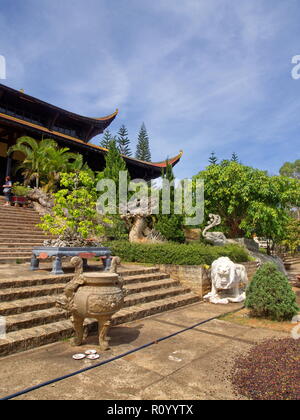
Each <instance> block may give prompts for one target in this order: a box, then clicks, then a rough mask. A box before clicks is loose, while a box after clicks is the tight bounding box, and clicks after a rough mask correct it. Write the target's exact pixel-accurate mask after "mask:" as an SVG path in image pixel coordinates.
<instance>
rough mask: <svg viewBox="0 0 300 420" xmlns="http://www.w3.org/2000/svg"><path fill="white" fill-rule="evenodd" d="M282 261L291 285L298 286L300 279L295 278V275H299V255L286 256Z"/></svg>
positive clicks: (299, 285)
mask: <svg viewBox="0 0 300 420" xmlns="http://www.w3.org/2000/svg"><path fill="white" fill-rule="evenodd" d="M283 261H284V266H285V268H286V270H287V274H288V276H289V279H290V281H291V283H292V285H293V286H298V287H300V281H299V280H298V279H297V276H300V255H295V256H286V257H285V258H284V260H283Z"/></svg>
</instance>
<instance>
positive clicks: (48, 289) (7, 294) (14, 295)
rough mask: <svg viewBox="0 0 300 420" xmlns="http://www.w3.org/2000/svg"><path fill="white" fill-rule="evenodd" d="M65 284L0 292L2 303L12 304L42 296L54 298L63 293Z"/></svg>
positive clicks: (2, 290)
mask: <svg viewBox="0 0 300 420" xmlns="http://www.w3.org/2000/svg"><path fill="white" fill-rule="evenodd" d="M64 287H65V284H64V283H57V284H46V285H41V286H32V287H20V288H12V289H1V290H0V302H11V301H14V300H19V299H28V298H33V297H40V296H52V295H59V294H61V293H63V290H64Z"/></svg>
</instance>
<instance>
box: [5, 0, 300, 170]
mask: <svg viewBox="0 0 300 420" xmlns="http://www.w3.org/2000/svg"><path fill="white" fill-rule="evenodd" d="M299 19H300V3H299V1H298V0H287V1H282V0H251V1H249V0H209V1H208V0H152V1H150V0H84V1H83V0H0V54H2V55H4V56H5V58H6V62H7V80H6V81H4V83H5V84H7V85H9V86H11V87H14V88H16V89H21V88H23V89H25V91H26V93H28V94H30V95H33V96H36V97H38V98H41V99H43V100H45V101H48V102H51V103H54V104H56V105H58V106H61V107H63V108H66V109H68V110H70V111H73V112H77V113H79V114H82V115H88V116H103V115H107V114H110V113H112V112H114V111H115V109H116V108H119V110H120V113H119V116H118V117H117V119H116V120H115V121H114V123H113V124H112V125H111V131H112V132H113V133H115V132H117V131H118V129H119V127H120V126H121V124H123V123H124V124H125V125H126V126H127V128H128V130H129V135H130V138H131V139H132V142H133V148H135V144H136V138H137V134H138V131H139V128H140V126H141V124H142V122H145V124H146V127H147V130H148V134H149V137H150V142H151V151H152V160H153V161H159V160H162V159H165V158H167V157H171V156H174V155H176V154H177V153H178V152H179V150H180V149H183V150H184V156H183V158H182V160H181V162H180V163H179V164H178V165H177V166H176V170H175V174H176V176H177V177H179V178H183V177H191V176H192V175H194V174H196V173H198V172H199V170H201V169H203V168H204V167H205V166H206V165H207V161H208V157H209V155H210V153H211V151H215V153H216V155H217V156H218V157H219V158H229V157H230V156H231V154H232V152H236V153H237V154H238V156H239V158H240V159H241V161H242V162H243V163H244V164H247V165H251V166H255V167H257V168H261V169H267V170H269V171H270V173H273V174H275V173H277V172H278V170H279V168H280V166H281V165H282V164H283V163H284V162H285V161H293V160H295V159H296V158H299V157H300V156H299V144H300V142H299V137H300V79H299V80H294V79H293V78H292V77H291V70H292V68H293V66H294V65H293V64H291V59H292V57H293V56H294V55H297V54H300V43H299V39H300V25H299ZM96 142H97V139H96Z"/></svg>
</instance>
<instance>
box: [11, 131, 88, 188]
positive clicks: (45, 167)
mask: <svg viewBox="0 0 300 420" xmlns="http://www.w3.org/2000/svg"><path fill="white" fill-rule="evenodd" d="M69 150H70V149H68V148H67V147H65V148H59V147H58V145H57V143H56V142H55V141H54V140H52V139H43V140H41V141H40V142H38V141H37V140H35V139H33V138H32V137H27V136H24V137H21V138H19V139H18V140H17V144H15V145H14V146H12V147H10V148H9V150H8V154H11V153H12V152H21V153H22V154H23V155H24V156H25V158H24V160H23V162H20V163H19V164H18V165H17V167H16V169H15V170H16V172H17V171H19V170H22V175H23V176H24V184H25V185H29V184H30V182H32V181H35V186H36V188H39V187H40V184H42V185H43V190H45V191H46V192H48V191H50V190H53V189H54V187H55V185H56V184H57V182H58V181H59V178H60V172H69V171H79V170H82V169H87V165H84V164H83V158H82V156H81V155H79V154H76V153H71V152H69Z"/></svg>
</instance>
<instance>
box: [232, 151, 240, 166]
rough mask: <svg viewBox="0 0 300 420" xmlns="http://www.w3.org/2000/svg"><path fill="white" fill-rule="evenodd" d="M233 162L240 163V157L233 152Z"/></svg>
mask: <svg viewBox="0 0 300 420" xmlns="http://www.w3.org/2000/svg"><path fill="white" fill-rule="evenodd" d="M231 161H232V162H236V163H239V157H238V155H237V154H236V153H235V152H233V153H232V155H231Z"/></svg>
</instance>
